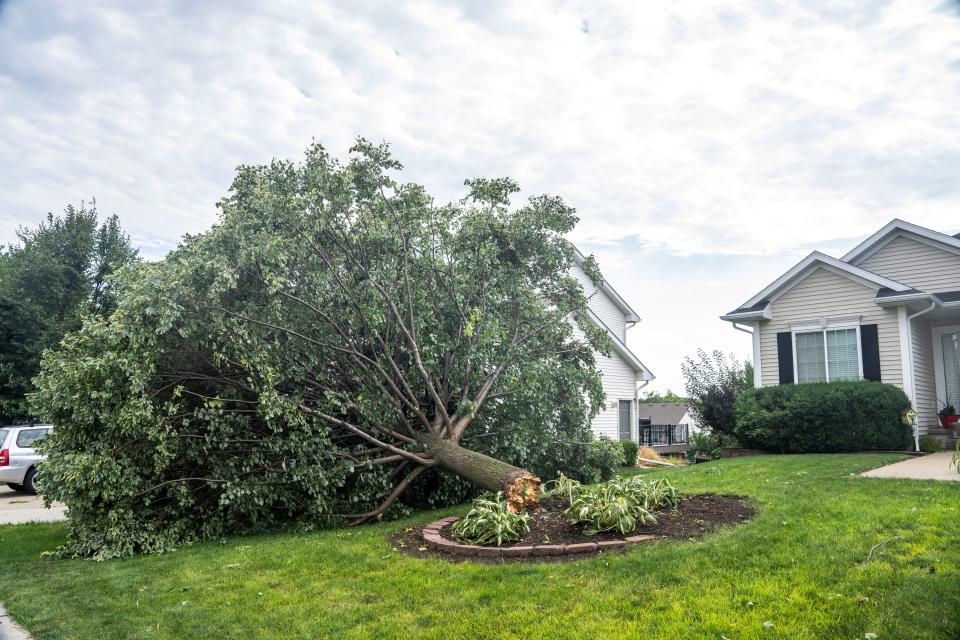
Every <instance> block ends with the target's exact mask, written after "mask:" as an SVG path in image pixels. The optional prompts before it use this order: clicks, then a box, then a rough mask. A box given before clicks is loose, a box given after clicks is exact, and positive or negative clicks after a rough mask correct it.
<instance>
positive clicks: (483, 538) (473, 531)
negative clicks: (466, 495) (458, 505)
mask: <svg viewBox="0 0 960 640" xmlns="http://www.w3.org/2000/svg"><path fill="white" fill-rule="evenodd" d="M529 522H530V516H529V515H528V514H526V513H525V512H522V511H521V512H519V513H513V512H511V511H510V509H509V508H508V506H507V502H506V501H505V500H504V498H503V492H502V491H498V492H497V493H496V494H493V495H491V494H484V495H482V496H480V497H479V498H475V499H474V501H473V508H472V509H470V511H469V512H468V513H467V515H465V516H464V517H463V518H461V519H460V520H458V521H457V522H455V523H454V524H453V535H454V537H455V538H456V539H457V540H459V541H460V542H464V543H467V544H480V545H496V546H498V547H499V546H502V545H503V544H504V543H508V542H516V541H517V540H519V539H520V538H521V537H523V535H524V534H525V533H527V532H528V531H530V524H529Z"/></svg>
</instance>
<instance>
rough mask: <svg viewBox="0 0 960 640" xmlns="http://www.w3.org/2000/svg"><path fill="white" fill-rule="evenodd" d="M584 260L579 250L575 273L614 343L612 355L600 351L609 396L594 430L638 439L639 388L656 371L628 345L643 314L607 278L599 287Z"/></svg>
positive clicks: (599, 362)
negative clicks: (631, 329)
mask: <svg viewBox="0 0 960 640" xmlns="http://www.w3.org/2000/svg"><path fill="white" fill-rule="evenodd" d="M583 260H584V256H583V254H582V253H580V252H579V251H577V252H576V260H575V262H574V266H573V275H574V276H575V277H576V278H577V280H579V282H580V284H581V285H582V286H583V290H584V294H585V295H586V296H587V306H588V308H589V315H590V319H591V320H592V321H593V322H594V323H596V325H597V326H599V327H600V328H601V329H603V330H604V331H606V333H607V335H608V336H609V337H610V340H611V342H612V343H613V351H612V352H611V353H610V355H609V356H605V355H603V354H599V353H598V354H597V367H598V368H599V369H600V373H601V375H602V376H603V391H604V393H605V394H606V398H607V400H606V404H605V405H604V406H603V408H602V410H601V411H600V413H599V414H598V415H597V417H595V418H594V419H593V424H592V428H593V433H594V435H595V436H597V437H600V436H606V437H608V438H612V439H614V440H634V441H636V440H637V439H638V437H639V429H638V425H639V422H638V420H639V418H638V415H637V395H638V389H639V388H640V387H641V386H643V385H645V384H647V383H649V382H650V381H651V380H653V379H654V376H653V373H651V372H650V370H649V369H647V367H645V366H644V364H643V363H642V362H640V358H638V357H637V356H636V354H634V353H633V352H632V351H631V350H630V349H629V348H628V347H627V329H629V328H630V327H632V326H634V325H635V324H637V323H638V322H640V316H638V315H637V312H636V311H634V310H633V308H632V307H630V305H628V304H627V302H626V301H625V300H624V299H623V298H622V297H621V296H620V294H619V293H617V292H616V290H614V288H613V287H612V286H610V283H609V282H607V281H606V280H605V281H604V282H603V283H602V284H601V285H600V286H599V287H596V286H595V285H594V284H593V281H591V280H590V278H589V276H587V274H586V273H585V272H584V271H583V269H582V268H581V264H582V263H583Z"/></svg>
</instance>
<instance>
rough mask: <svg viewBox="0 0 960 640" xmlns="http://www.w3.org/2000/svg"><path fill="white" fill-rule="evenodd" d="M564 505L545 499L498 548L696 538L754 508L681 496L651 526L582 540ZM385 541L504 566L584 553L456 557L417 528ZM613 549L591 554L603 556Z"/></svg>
mask: <svg viewBox="0 0 960 640" xmlns="http://www.w3.org/2000/svg"><path fill="white" fill-rule="evenodd" d="M565 508H566V503H565V502H564V501H561V500H551V501H546V502H544V503H543V504H541V510H540V511H538V512H536V513H534V514H532V516H533V517H532V518H531V520H530V532H529V533H527V534H526V535H525V536H523V538H521V539H520V540H519V541H517V542H515V543H513V544H511V545H504V547H503V548H509V547H521V546H526V545H548V544H549V545H573V544H578V543H583V542H602V541H613V540H623V539H624V537H625V535H626V536H641V535H648V536H656V537H660V538H675V539H677V538H679V539H689V538H697V537H700V536H703V535H705V534H707V533H709V532H710V531H711V530H713V529H715V528H717V527H719V526H722V525H729V524H739V523H741V522H745V521H747V520H749V519H750V518H752V517H753V515H754V510H753V507H751V506H750V505H749V504H748V503H747V502H746V501H745V500H744V499H743V498H741V497H739V496H722V495H712V494H703V495H695V496H690V497H689V498H686V499H685V500H684V501H683V502H681V503H680V506H679V507H678V508H677V510H676V511H674V510H670V509H664V510H661V511H656V512H654V515H655V516H656V517H657V523H656V524H653V525H646V526H642V527H637V528H636V529H635V530H634V531H632V532H631V533H627V534H621V533H620V532H619V531H607V532H602V533H598V534H595V535H592V536H588V535H587V534H585V533H584V532H583V527H582V526H572V525H570V524H568V522H567V519H566V518H565V517H564V515H563V509H565ZM440 535H441V536H442V537H443V538H445V539H447V540H454V537H453V533H452V532H451V531H450V525H446V526H444V527H443V528H442V529H441V530H440ZM390 543H391V545H392V546H393V548H394V549H395V550H396V551H399V552H401V553H405V554H407V555H410V556H414V557H421V558H422V557H434V558H442V559H445V560H451V561H454V562H459V561H463V560H473V561H477V562H505V561H521V562H522V561H525V562H544V561H563V560H575V559H580V558H583V557H584V554H579V555H574V556H569V555H568V556H558V557H553V558H551V557H518V558H486V557H466V556H463V555H460V554H457V553H448V552H441V551H439V550H435V549H431V548H429V547H428V546H427V545H426V544H425V543H424V539H423V527H416V528H414V529H407V530H405V531H400V532H397V533H395V534H393V535H392V536H391V537H390ZM612 550H614V549H607V550H600V551H595V552H594V555H595V554H596V553H609V552H610V551H612Z"/></svg>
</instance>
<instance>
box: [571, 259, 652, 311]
mask: <svg viewBox="0 0 960 640" xmlns="http://www.w3.org/2000/svg"><path fill="white" fill-rule="evenodd" d="M573 250H574V252H575V253H574V259H575V260H576V262H577V264H578V265H581V264H583V261H584V260H586V259H587V258H586V256H584V255H583V253H581V252H580V249H577V248H576V247H573ZM600 290H601V291H603V292H604V293H605V294H607V297H608V298H610V300H611V301H612V302H613V304H614V305H616V306H617V308H618V309H620V311H622V312H623V315H624V318H625V319H626V321H627V322H629V323H632V324H636V323H638V322H640V316H639V315H638V314H637V312H636V311H634V310H633V307H631V306H630V305H629V304H627V301H626V300H624V299H623V298H622V297H621V296H620V294H619V293H617V291H616V289H614V288H613V287H611V286H610V283H609V282H607V279H606V278H604V279H603V282H602V283H601V284H600Z"/></svg>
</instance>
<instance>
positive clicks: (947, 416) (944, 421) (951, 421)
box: [937, 401, 958, 429]
mask: <svg viewBox="0 0 960 640" xmlns="http://www.w3.org/2000/svg"><path fill="white" fill-rule="evenodd" d="M937 415H938V416H940V426H941V427H943V428H945V429H949V428H950V427H952V426H953V425H955V424H956V423H957V420H958V418H957V410H956V409H955V408H954V406H953V404H952V403H950V402H949V401H948V402H944V403H943V408H942V409H940V411H938V412H937Z"/></svg>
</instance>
